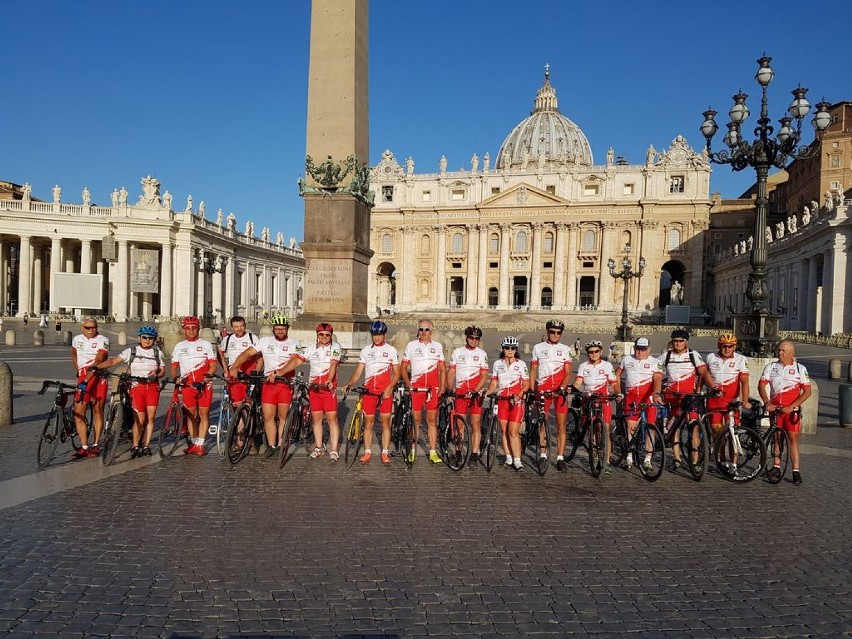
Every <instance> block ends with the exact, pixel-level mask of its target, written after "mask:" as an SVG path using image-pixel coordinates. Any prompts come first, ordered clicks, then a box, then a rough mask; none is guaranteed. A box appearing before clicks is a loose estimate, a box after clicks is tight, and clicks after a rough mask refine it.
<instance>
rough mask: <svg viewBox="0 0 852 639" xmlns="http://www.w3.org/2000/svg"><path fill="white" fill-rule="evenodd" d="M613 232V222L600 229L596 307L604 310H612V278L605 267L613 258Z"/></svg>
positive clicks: (604, 224)
mask: <svg viewBox="0 0 852 639" xmlns="http://www.w3.org/2000/svg"><path fill="white" fill-rule="evenodd" d="M614 231H615V222H604V223H603V225H602V227H601V251H600V253H599V254H598V265H599V267H600V268H599V275H598V291H599V293H598V306H599V307H600V308H601V309H606V310H611V309H613V308H614V297H613V278H612V276H611V275H610V274H609V269H608V268H607V265H606V263H607V260H608V259H609V258H611V257H612V258H615V254H614V252H613V251H612V247H611V244H612V236H613V232H614ZM617 261H618V260H616V262H617Z"/></svg>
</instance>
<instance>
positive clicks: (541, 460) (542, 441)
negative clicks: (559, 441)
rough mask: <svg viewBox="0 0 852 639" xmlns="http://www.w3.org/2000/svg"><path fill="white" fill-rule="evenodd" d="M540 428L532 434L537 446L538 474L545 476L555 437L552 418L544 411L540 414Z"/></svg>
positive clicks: (535, 452)
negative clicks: (551, 428) (552, 435)
mask: <svg viewBox="0 0 852 639" xmlns="http://www.w3.org/2000/svg"><path fill="white" fill-rule="evenodd" d="M537 421H538V428H536V432H534V433H533V435H532V437H531V438H532V440H533V442H532V444H533V446H535V451H534V455H535V463H536V468H537V469H538V474H539V475H541V476H542V477H544V474H545V473H546V472H547V469H548V467H549V466H550V447H551V446H552V445H553V444H552V442H553V438H552V437H551V433H550V420H549V419H548V418H547V415H545V414H544V413H542V412H539V414H538V420H537Z"/></svg>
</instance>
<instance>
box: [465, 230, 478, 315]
mask: <svg viewBox="0 0 852 639" xmlns="http://www.w3.org/2000/svg"><path fill="white" fill-rule="evenodd" d="M478 262H479V225H478V224H471V225H470V226H469V227H468V228H467V277H466V278H465V281H464V307H465V308H473V307H474V305H475V304H476V300H477V297H478V293H477V291H478V290H479V286H478V284H479V282H478V278H477V276H476V265H477V263H478Z"/></svg>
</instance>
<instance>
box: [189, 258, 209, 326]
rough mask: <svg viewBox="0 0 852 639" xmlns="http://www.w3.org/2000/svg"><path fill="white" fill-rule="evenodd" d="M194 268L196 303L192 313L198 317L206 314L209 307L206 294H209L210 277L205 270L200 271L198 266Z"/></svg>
mask: <svg viewBox="0 0 852 639" xmlns="http://www.w3.org/2000/svg"><path fill="white" fill-rule="evenodd" d="M192 270H193V276H194V277H193V279H194V280H195V305H194V308H193V311H192V314H193V315H195V316H196V317H201V316H202V315H204V311H205V309H206V308H207V305H206V304H205V303H204V302H205V296H206V295H207V279H206V278H208V277H210V276H209V275H207V273H205V272H204V271H199V270H198V269H197V268H194V269H192Z"/></svg>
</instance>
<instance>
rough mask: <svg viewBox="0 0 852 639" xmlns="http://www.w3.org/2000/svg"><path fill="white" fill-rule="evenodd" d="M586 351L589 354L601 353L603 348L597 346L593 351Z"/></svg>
mask: <svg viewBox="0 0 852 639" xmlns="http://www.w3.org/2000/svg"><path fill="white" fill-rule="evenodd" d="M586 352H587V353H588V354H589V355H594V354H595V353H600V352H601V349H599V348H596V349H595V350H593V351H586Z"/></svg>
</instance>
